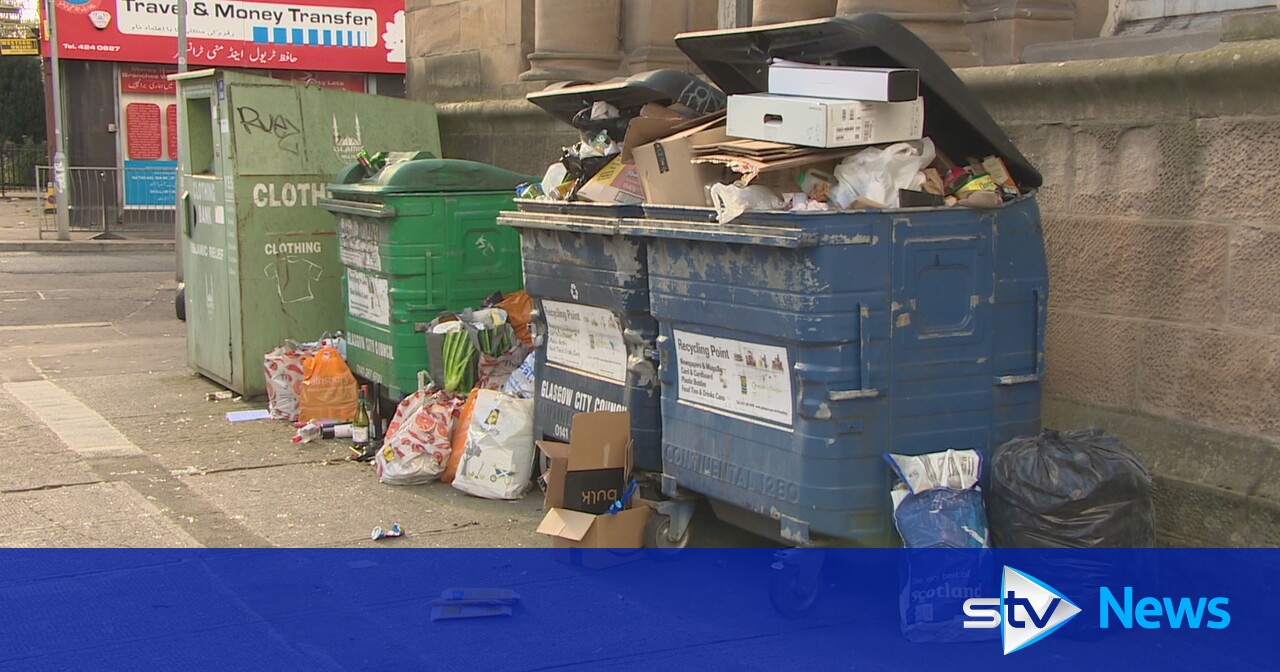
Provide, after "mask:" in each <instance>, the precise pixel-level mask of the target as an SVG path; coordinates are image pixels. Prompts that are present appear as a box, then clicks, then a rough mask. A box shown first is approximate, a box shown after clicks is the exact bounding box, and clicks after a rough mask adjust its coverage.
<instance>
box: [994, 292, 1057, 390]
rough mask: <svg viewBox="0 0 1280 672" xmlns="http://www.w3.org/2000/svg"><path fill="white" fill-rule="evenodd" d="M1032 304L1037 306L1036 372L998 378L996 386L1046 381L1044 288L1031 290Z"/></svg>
mask: <svg viewBox="0 0 1280 672" xmlns="http://www.w3.org/2000/svg"><path fill="white" fill-rule="evenodd" d="M1031 295H1032V297H1033V298H1032V303H1034V304H1035V311H1036V312H1035V322H1033V323H1032V325H1031V328H1032V329H1033V330H1034V331H1035V339H1034V340H1035V348H1036V349H1035V352H1033V353H1032V355H1033V356H1034V357H1035V358H1036V367H1035V371H1033V372H1031V373H1023V374H1019V375H1013V376H996V378H995V384H996V385H1021V384H1023V383H1038V382H1040V381H1042V380H1044V321H1045V317H1044V313H1045V291H1044V287H1036V288H1035V289H1033V290H1031Z"/></svg>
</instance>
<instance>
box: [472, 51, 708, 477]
mask: <svg viewBox="0 0 1280 672" xmlns="http://www.w3.org/2000/svg"><path fill="white" fill-rule="evenodd" d="M528 99H529V101H530V102H532V103H534V104H537V105H539V106H540V107H542V108H543V109H545V110H546V111H547V112H548V113H549V114H551V115H553V116H555V117H556V118H558V119H560V120H561V121H563V122H564V123H566V124H569V125H571V126H573V127H574V128H576V129H578V131H579V142H577V143H575V144H574V146H573V147H568V148H565V151H564V152H563V153H562V155H561V156H560V157H547V158H548V159H549V160H550V159H553V158H554V159H556V160H555V161H554V162H553V163H552V164H551V165H550V166H549V167H548V169H547V170H546V172H545V173H544V175H543V177H542V178H541V179H539V180H534V181H531V183H530V184H529V185H525V186H523V187H521V188H520V190H519V192H518V195H519V196H520V198H518V199H517V201H516V203H517V207H518V211H517V212H514V213H504V214H503V215H502V216H501V217H500V218H499V220H498V221H499V224H502V225H506V226H511V227H514V228H516V229H518V230H519V232H520V240H521V253H522V263H523V264H524V271H525V290H526V291H527V292H528V293H529V295H530V296H531V297H532V298H533V301H534V310H533V322H532V325H531V327H532V329H533V331H534V333H535V334H536V335H537V339H538V343H539V344H540V345H539V346H538V347H536V348H535V353H534V360H533V366H534V376H533V377H534V379H535V380H536V381H537V386H536V389H534V390H533V391H534V397H535V425H536V427H535V434H536V435H537V436H538V437H539V438H547V439H553V440H555V441H560V442H565V441H569V440H570V439H571V428H572V426H573V421H574V416H575V415H576V414H577V413H579V412H583V411H618V410H625V411H628V412H629V414H630V418H631V426H632V434H631V436H632V439H633V442H634V462H635V466H636V468H637V470H641V471H647V472H657V471H660V470H661V462H662V458H661V452H660V439H661V433H662V426H661V425H662V423H661V418H660V416H659V413H658V403H659V393H658V390H657V360H656V357H655V356H654V353H655V347H654V339H656V337H657V323H656V322H655V321H654V320H653V318H652V316H650V314H649V287H648V273H647V264H648V262H647V252H646V245H645V243H644V242H643V241H641V240H639V239H634V238H630V237H628V236H621V235H618V233H617V227H618V225H619V223H620V222H622V221H623V219H624V218H628V217H639V216H641V215H642V211H641V209H640V202H641V201H642V200H643V198H644V195H643V192H642V191H641V190H640V188H639V178H638V174H637V173H636V170H635V166H634V161H633V159H632V156H631V149H632V148H633V147H634V146H637V145H639V144H643V143H645V142H648V141H650V140H652V139H653V138H656V137H659V136H661V135H664V134H666V133H667V132H669V131H670V129H672V128H673V127H677V126H678V125H679V124H682V123H687V120H690V119H695V118H698V117H699V116H700V115H703V114H706V113H709V112H716V111H722V110H723V109H724V104H725V97H724V94H723V93H721V92H720V91H719V90H718V89H716V88H715V87H713V86H710V85H708V84H707V83H706V82H704V81H703V80H701V79H699V78H697V77H694V76H692V75H689V74H687V73H683V72H677V71H674V70H659V71H654V72H647V73H640V74H637V75H632V76H630V77H626V78H618V79H615V80H610V81H607V82H602V83H599V84H577V83H568V84H557V85H552V86H550V87H548V88H547V89H545V90H543V91H540V92H536V93H531V94H529V96H528ZM549 466H550V465H549V464H544V469H546V468H548V467H549Z"/></svg>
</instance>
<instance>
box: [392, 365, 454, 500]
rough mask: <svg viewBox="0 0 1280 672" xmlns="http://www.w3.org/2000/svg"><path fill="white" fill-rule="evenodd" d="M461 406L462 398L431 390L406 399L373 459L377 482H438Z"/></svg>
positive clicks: (409, 483) (446, 460) (442, 471)
mask: <svg viewBox="0 0 1280 672" xmlns="http://www.w3.org/2000/svg"><path fill="white" fill-rule="evenodd" d="M461 407H462V398H461V397H458V396H456V395H453V394H450V393H448V392H443V391H439V390H434V389H431V390H418V391H417V392H414V393H413V394H411V395H409V396H407V397H405V398H404V400H403V401H401V402H400V405H399V406H398V407H397V408H396V414H395V417H393V418H392V419H391V423H390V424H389V425H387V437H386V439H384V440H383V443H382V450H379V451H378V454H377V456H376V457H375V459H374V466H375V468H376V469H377V471H378V480H379V481H381V482H383V483H387V484H389V485H419V484H423V483H431V482H432V481H435V480H437V479H439V478H440V475H441V474H442V473H444V470H445V466H447V465H448V463H449V454H450V452H451V451H452V446H451V444H450V438H451V436H452V433H453V425H454V422H455V421H456V420H457V415H458V411H459V410H460V408H461Z"/></svg>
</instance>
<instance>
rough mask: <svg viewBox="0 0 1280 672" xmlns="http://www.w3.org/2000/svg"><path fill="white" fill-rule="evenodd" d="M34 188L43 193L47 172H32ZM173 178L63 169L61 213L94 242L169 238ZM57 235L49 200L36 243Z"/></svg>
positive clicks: (164, 172)
mask: <svg viewBox="0 0 1280 672" xmlns="http://www.w3.org/2000/svg"><path fill="white" fill-rule="evenodd" d="M34 176H35V181H36V184H38V185H42V186H41V189H46V190H47V189H49V188H50V186H51V185H52V184H53V169H52V168H50V167H49V166H36V168H35V173H34ZM177 177H178V172H177V170H175V169H173V168H134V167H126V168H115V167H109V168H108V167H88V168H68V169H67V185H66V190H67V192H66V193H67V209H68V213H69V220H70V222H69V223H70V227H71V230H72V231H96V232H98V235H96V236H94V237H95V238H128V237H131V236H132V237H148V238H154V237H161V238H163V237H171V236H173V232H174V212H175V210H174V208H175V202H176V200H177V197H176V191H175V190H176V188H177ZM57 230H58V227H57V221H56V212H55V209H54V207H53V203H52V198H50V199H49V201H47V202H46V204H45V208H44V217H43V218H41V220H40V237H41V238H44V236H45V234H46V233H56V232H57Z"/></svg>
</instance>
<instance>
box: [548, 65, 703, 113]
mask: <svg viewBox="0 0 1280 672" xmlns="http://www.w3.org/2000/svg"><path fill="white" fill-rule="evenodd" d="M526 98H527V99H528V100H529V102H531V103H533V104H535V105H537V106H538V107H541V108H542V109H544V110H546V111H547V112H548V113H549V114H551V115H552V116H554V117H556V118H557V119H560V120H561V121H563V122H565V123H566V124H568V123H571V122H572V121H573V117H574V115H576V114H577V113H578V112H580V111H582V110H583V109H585V108H588V107H591V105H592V103H595V102H596V101H604V102H606V103H609V104H611V105H613V106H614V107H616V108H618V109H619V110H622V111H624V113H625V111H627V110H638V109H639V108H641V107H643V106H644V105H646V104H648V103H658V104H661V105H671V104H673V103H679V104H681V105H684V106H685V107H687V108H689V109H691V110H693V111H694V112H696V113H697V114H699V115H702V114H709V113H711V112H719V111H720V110H723V109H724V106H725V96H724V93H722V92H721V91H720V90H719V89H717V88H716V87H714V86H711V85H710V84H707V83H706V82H704V81H702V80H701V79H699V78H698V77H695V76H693V75H690V74H688V73H685V72H680V71H679V70H651V71H649V72H641V73H637V74H634V75H631V76H630V77H617V78H614V79H610V80H608V81H604V82H600V83H599V84H591V83H587V82H561V83H559V84H552V85H551V86H549V87H547V88H545V89H543V90H541V91H535V92H534V93H530V94H529V95H527V96H526Z"/></svg>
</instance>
